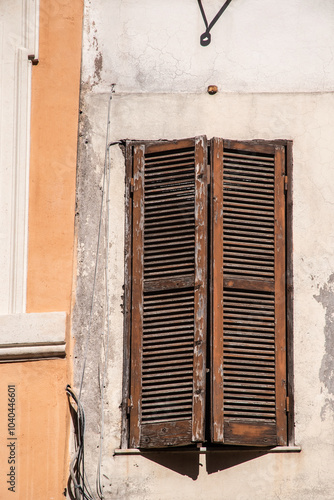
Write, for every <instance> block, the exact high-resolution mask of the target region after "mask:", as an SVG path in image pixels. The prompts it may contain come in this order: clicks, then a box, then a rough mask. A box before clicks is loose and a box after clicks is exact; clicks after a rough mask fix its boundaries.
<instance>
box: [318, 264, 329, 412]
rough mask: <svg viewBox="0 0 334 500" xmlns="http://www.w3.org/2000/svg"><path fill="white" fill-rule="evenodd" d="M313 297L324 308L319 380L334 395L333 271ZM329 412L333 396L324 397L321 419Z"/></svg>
mask: <svg viewBox="0 0 334 500" xmlns="http://www.w3.org/2000/svg"><path fill="white" fill-rule="evenodd" d="M314 298H315V299H316V300H317V302H319V303H320V304H321V305H322V306H323V307H324V309H325V310H326V314H325V328H324V333H325V354H324V356H323V358H322V363H321V367H320V371H319V378H320V382H322V383H323V384H324V386H325V387H326V389H327V390H328V393H329V394H330V395H334V273H333V274H331V275H330V277H329V279H328V281H327V283H325V284H324V285H323V286H322V287H321V288H320V289H319V295H314ZM328 413H331V415H332V416H333V417H334V398H331V397H329V398H326V403H325V405H324V406H323V407H322V409H321V413H320V415H321V419H322V420H324V419H325V418H326V415H327V414H328Z"/></svg>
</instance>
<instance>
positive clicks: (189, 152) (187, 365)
mask: <svg viewBox="0 0 334 500" xmlns="http://www.w3.org/2000/svg"><path fill="white" fill-rule="evenodd" d="M202 149H203V145H202ZM204 156H205V155H203V157H204ZM204 167H205V165H201V166H200V168H201V170H203V169H204ZM197 170H198V151H197V150H196V144H195V141H194V140H187V141H179V142H178V143H171V144H170V145H161V146H158V145H157V146H155V145H153V146H151V145H149V146H146V148H145V153H144V173H143V195H142V203H143V214H144V215H143V224H142V241H143V247H142V260H143V267H142V279H143V289H142V325H141V331H140V332H135V331H134V330H133V335H134V336H136V335H137V336H138V335H140V336H141V341H140V342H141V346H140V353H141V354H140V355H139V356H140V366H141V372H140V374H139V377H138V380H137V381H136V382H134V384H135V383H137V385H141V389H140V394H139V396H138V401H136V402H134V404H137V405H139V406H140V410H139V413H138V424H137V425H138V427H139V429H140V432H139V434H140V437H139V440H138V442H137V443H136V446H139V447H143V448H145V447H164V446H180V445H185V444H190V443H191V442H192V441H193V440H194V439H193V438H194V425H195V424H196V425H199V426H200V427H201V428H202V433H203V427H204V416H203V415H195V408H194V406H195V405H194V378H196V373H195V366H196V357H197V353H196V349H195V347H194V344H195V341H196V325H195V321H196V316H197V312H196V311H197V306H196V305H195V295H196V290H195V281H196V279H197V274H198V269H197V267H198V259H196V244H197V243H196V242H197V238H198V234H197V233H198V229H197V226H198V225H199V223H200V225H203V222H202V221H201V217H202V214H198V210H197V208H198V197H199V194H198V186H197V179H196V177H197V175H198V172H197ZM134 245H135V241H134ZM202 265H203V264H202ZM202 287H203V284H202ZM202 293H203V291H202ZM202 334H203V332H202ZM197 376H198V374H197ZM140 381H141V383H140ZM201 383H202V385H203V382H201ZM196 419H197V420H199V422H198V423H197V422H195V420H196ZM130 427H131V422H130ZM130 434H131V431H130ZM195 440H196V439H195Z"/></svg>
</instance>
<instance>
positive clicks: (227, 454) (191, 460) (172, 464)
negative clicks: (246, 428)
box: [142, 450, 267, 481]
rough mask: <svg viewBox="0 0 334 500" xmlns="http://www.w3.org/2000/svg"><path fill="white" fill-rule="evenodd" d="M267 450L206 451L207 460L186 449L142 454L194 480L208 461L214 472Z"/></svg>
mask: <svg viewBox="0 0 334 500" xmlns="http://www.w3.org/2000/svg"><path fill="white" fill-rule="evenodd" d="M266 453H267V451H265V450H255V451H254V450H249V451H244V450H243V451H242V453H241V452H240V451H231V450H229V451H223V450H222V451H218V450H217V451H216V450H215V451H212V452H208V453H206V460H203V458H202V457H204V455H202V454H201V453H196V452H186V451H170V450H169V451H161V452H157V453H154V452H149V453H145V452H142V456H143V457H145V458H147V459H148V460H151V461H152V462H155V463H157V464H159V465H162V466H163V467H166V468H167V469H170V470H172V471H174V472H177V473H178V474H182V475H183V476H188V477H190V478H191V479H193V480H194V481H195V480H196V479H197V478H198V475H199V470H200V467H203V466H204V465H205V462H206V471H207V473H208V474H213V473H215V472H219V471H222V470H225V469H229V468H231V467H235V466H237V465H240V464H242V463H244V462H248V461H250V460H254V459H255V458H258V457H260V456H263V455H266Z"/></svg>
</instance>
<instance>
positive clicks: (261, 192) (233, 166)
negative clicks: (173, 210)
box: [211, 139, 287, 446]
mask: <svg viewBox="0 0 334 500" xmlns="http://www.w3.org/2000/svg"><path fill="white" fill-rule="evenodd" d="M212 151H213V154H212V162H213V225H212V228H213V229H212V230H213V240H212V241H213V337H212V345H213V353H212V426H211V428H212V436H213V437H212V439H213V441H214V442H223V443H225V444H238V445H255V446H272V445H284V444H286V439H287V429H286V427H287V419H286V414H285V402H286V339H285V335H286V334H285V322H286V320H285V308H286V306H285V194H284V176H285V150H284V147H283V146H281V145H275V144H274V143H265V142H257V143H255V142H254V143H251V142H248V143H247V142H245V143H243V142H236V141H223V140H221V139H214V140H213V141H212Z"/></svg>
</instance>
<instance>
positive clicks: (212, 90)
mask: <svg viewBox="0 0 334 500" xmlns="http://www.w3.org/2000/svg"><path fill="white" fill-rule="evenodd" d="M217 92H218V87H217V85H209V86H208V94H210V95H214V94H217Z"/></svg>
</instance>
